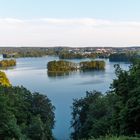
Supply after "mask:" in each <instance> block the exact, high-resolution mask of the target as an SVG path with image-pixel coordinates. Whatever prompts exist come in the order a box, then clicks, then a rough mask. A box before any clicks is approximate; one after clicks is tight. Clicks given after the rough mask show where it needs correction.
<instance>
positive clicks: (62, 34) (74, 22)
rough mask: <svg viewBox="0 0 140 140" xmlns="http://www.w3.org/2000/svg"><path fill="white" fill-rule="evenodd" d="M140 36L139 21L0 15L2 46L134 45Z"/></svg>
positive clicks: (0, 43) (0, 39)
mask: <svg viewBox="0 0 140 140" xmlns="http://www.w3.org/2000/svg"><path fill="white" fill-rule="evenodd" d="M139 36H140V22H137V21H111V20H102V19H94V18H74V19H58V18H39V19H16V18H0V46H2V45H10V46H11V45H15V46H22V45H23V46H26V45H27V46H28V45H31V46H56V45H64V46H131V45H140V40H139Z"/></svg>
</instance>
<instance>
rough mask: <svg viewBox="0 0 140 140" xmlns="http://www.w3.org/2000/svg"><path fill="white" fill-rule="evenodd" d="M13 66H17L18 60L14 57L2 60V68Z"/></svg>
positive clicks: (0, 64)
mask: <svg viewBox="0 0 140 140" xmlns="http://www.w3.org/2000/svg"><path fill="white" fill-rule="evenodd" d="M13 66H16V60H14V59H10V60H1V61H0V68H7V67H13Z"/></svg>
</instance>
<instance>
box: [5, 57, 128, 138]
mask: <svg viewBox="0 0 140 140" xmlns="http://www.w3.org/2000/svg"><path fill="white" fill-rule="evenodd" d="M58 59H59V58H58V57H50V56H48V57H39V58H18V59H16V61H17V66H16V67H15V68H13V69H9V70H5V72H6V74H7V76H8V78H9V80H10V82H11V83H12V85H14V86H17V85H23V86H24V87H26V88H28V89H29V90H31V91H32V92H34V91H37V92H40V93H42V94H45V95H47V96H48V97H49V98H50V99H51V101H52V104H53V105H54V106H55V107H56V110H55V116H56V118H55V120H56V123H55V128H54V130H53V133H54V136H55V137H56V139H58V140H67V139H69V135H70V132H71V128H70V121H71V111H72V110H71V106H72V102H73V99H75V98H81V97H84V96H85V94H86V91H93V90H98V91H101V92H103V93H105V92H106V91H107V90H109V86H110V83H112V80H113V79H114V78H115V73H114V64H116V63H114V62H109V60H108V59H103V60H104V61H105V62H106V69H105V71H89V72H79V71H77V72H72V73H70V74H68V73H66V74H65V75H61V76H56V75H55V76H54V75H48V74H47V68H46V65H47V62H49V61H52V60H58ZM84 60H88V59H84ZM70 61H72V62H77V63H78V62H80V61H83V59H82V60H77V59H76V60H75V59H74V60H70ZM119 64H120V66H121V67H122V68H123V69H126V70H127V69H128V67H129V64H128V63H123V62H122V63H120V62H119Z"/></svg>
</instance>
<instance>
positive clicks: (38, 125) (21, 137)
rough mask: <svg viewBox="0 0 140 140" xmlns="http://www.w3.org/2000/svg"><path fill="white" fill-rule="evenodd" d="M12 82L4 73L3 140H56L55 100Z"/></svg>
mask: <svg viewBox="0 0 140 140" xmlns="http://www.w3.org/2000/svg"><path fill="white" fill-rule="evenodd" d="M2 77H3V79H2ZM5 81H6V82H5ZM9 85H10V83H9V80H8V79H7V77H6V75H5V74H4V72H0V140H53V139H54V138H53V134H52V129H53V127H54V122H55V121H54V109H55V108H54V106H53V105H52V103H51V101H50V100H49V99H48V98H47V96H45V95H42V94H40V93H38V92H35V93H31V92H30V91H29V90H27V89H26V88H24V87H22V86H21V87H13V86H9Z"/></svg>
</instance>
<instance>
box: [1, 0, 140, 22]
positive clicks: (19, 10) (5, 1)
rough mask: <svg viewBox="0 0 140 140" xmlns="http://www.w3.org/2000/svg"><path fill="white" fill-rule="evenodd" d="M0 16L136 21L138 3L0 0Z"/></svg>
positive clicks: (121, 0) (126, 0)
mask: <svg viewBox="0 0 140 140" xmlns="http://www.w3.org/2000/svg"><path fill="white" fill-rule="evenodd" d="M0 17H12V18H13V17H14V18H38V17H41V18H42V17H51V18H73V17H74V18H75V17H76V18H78V17H88V18H89V17H92V18H99V19H108V20H109V19H111V20H112V19H113V20H136V21H140V0H0Z"/></svg>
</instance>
